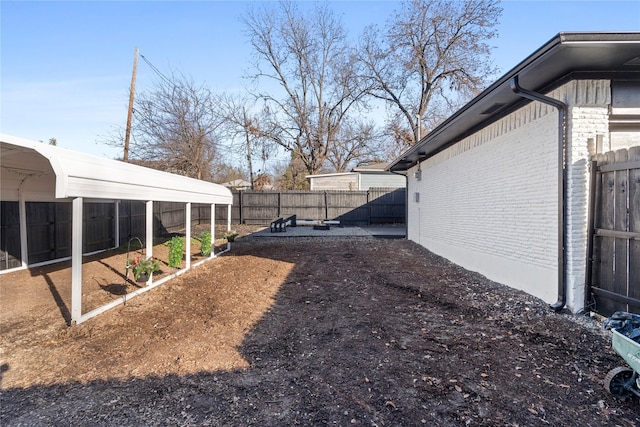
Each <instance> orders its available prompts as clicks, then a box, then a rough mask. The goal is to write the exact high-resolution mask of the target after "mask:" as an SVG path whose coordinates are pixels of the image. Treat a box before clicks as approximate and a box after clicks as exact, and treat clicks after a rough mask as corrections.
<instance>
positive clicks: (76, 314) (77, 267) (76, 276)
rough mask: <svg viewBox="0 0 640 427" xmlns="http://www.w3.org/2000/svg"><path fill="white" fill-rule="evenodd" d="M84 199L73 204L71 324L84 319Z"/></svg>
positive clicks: (74, 201) (78, 198)
mask: <svg viewBox="0 0 640 427" xmlns="http://www.w3.org/2000/svg"><path fill="white" fill-rule="evenodd" d="M82 206H83V199H82V197H76V198H75V199H73V202H72V217H71V323H78V322H79V321H80V317H82Z"/></svg>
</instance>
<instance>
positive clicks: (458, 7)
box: [360, 0, 502, 148]
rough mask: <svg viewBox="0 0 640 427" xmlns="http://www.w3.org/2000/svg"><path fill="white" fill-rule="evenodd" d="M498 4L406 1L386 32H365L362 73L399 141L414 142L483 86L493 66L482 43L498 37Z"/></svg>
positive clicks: (490, 0)
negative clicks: (384, 107)
mask: <svg viewBox="0 0 640 427" xmlns="http://www.w3.org/2000/svg"><path fill="white" fill-rule="evenodd" d="M498 3H499V2H498V0H405V1H404V2H403V3H402V6H401V9H400V11H399V12H397V13H396V15H395V16H393V17H392V18H391V19H390V20H389V22H388V24H387V27H386V28H385V30H384V31H381V30H380V29H379V28H376V27H369V28H368V29H367V30H366V31H365V33H364V36H363V38H362V43H361V53H360V59H361V60H362V63H363V65H364V68H365V73H364V74H363V78H364V79H365V80H366V81H368V82H369V84H370V85H371V86H372V88H373V90H372V91H371V94H372V95H373V96H374V97H376V98H378V99H381V100H383V101H385V102H386V103H387V105H388V106H389V107H390V109H389V112H390V121H389V124H388V130H389V133H390V134H391V136H392V137H394V138H395V139H394V141H395V142H396V143H397V144H400V145H405V144H408V145H411V144H413V143H414V142H415V141H417V140H418V139H419V135H424V134H425V133H426V132H424V131H425V130H427V131H428V130H430V129H433V128H434V127H435V126H436V125H437V124H438V123H439V122H441V121H442V120H443V119H444V118H445V117H447V116H448V115H449V114H451V112H453V111H454V110H455V109H457V108H459V107H460V105H461V104H462V103H463V102H466V101H468V100H469V99H470V98H471V97H472V96H474V95H476V94H477V93H479V92H480V91H481V90H482V89H484V87H485V85H486V83H487V82H486V78H487V77H488V76H490V75H491V74H493V73H495V71H496V70H495V69H494V68H493V66H492V63H491V61H490V59H489V53H490V50H491V48H490V46H489V45H488V44H487V41H488V40H490V39H492V38H493V37H495V36H496V34H497V32H496V30H495V29H494V27H495V26H496V24H497V22H498V18H499V17H500V15H501V13H502V9H501V8H500V7H499V6H498ZM407 136H409V138H407ZM402 148H407V147H406V146H405V147H402Z"/></svg>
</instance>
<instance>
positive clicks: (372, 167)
mask: <svg viewBox="0 0 640 427" xmlns="http://www.w3.org/2000/svg"><path fill="white" fill-rule="evenodd" d="M387 166H389V163H387V162H385V163H369V164H368V165H360V166H357V167H355V168H353V171H354V172H385V171H386V170H387Z"/></svg>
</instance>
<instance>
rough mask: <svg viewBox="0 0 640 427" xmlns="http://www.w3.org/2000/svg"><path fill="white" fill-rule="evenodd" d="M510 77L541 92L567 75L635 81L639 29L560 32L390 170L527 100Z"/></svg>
mask: <svg viewBox="0 0 640 427" xmlns="http://www.w3.org/2000/svg"><path fill="white" fill-rule="evenodd" d="M514 77H517V78H518V80H519V84H520V86H521V87H523V88H525V89H528V90H531V91H536V92H542V93H543V92H547V91H549V90H551V89H553V88H555V87H557V86H558V85H560V84H562V83H563V82H566V81H568V80H570V79H578V78H583V79H599V78H612V77H618V78H625V77H626V78H629V77H631V78H633V79H634V80H637V79H639V78H640V33H639V32H606V33H605V32H598V33H591V32H580V33H577V32H576V33H559V34H558V35H556V36H555V37H554V38H552V39H551V40H550V41H549V42H547V43H546V44H545V45H543V46H542V47H541V48H540V49H538V50H537V51H535V52H534V53H533V54H531V55H529V56H528V57H527V58H526V59H525V60H524V61H522V62H520V63H519V64H518V65H517V66H515V67H514V68H513V69H512V70H511V71H509V72H508V73H507V74H505V75H504V76H502V77H501V78H500V79H499V80H498V81H496V82H495V83H493V84H492V85H491V86H489V87H488V88H487V89H485V90H484V91H483V92H482V93H480V95H478V96H476V97H475V98H474V99H472V100H471V101H470V102H469V103H468V104H466V105H465V106H464V107H462V108H461V109H460V110H458V111H457V112H456V113H455V114H453V115H452V116H451V117H449V118H448V119H447V120H445V121H444V122H443V123H441V124H440V125H439V126H438V127H436V128H435V129H434V130H433V131H431V132H430V133H429V134H428V135H426V136H425V137H424V138H423V139H421V140H420V141H419V142H418V143H417V144H416V145H414V146H413V147H411V148H410V149H409V150H407V151H406V152H405V153H403V154H402V155H401V156H400V157H399V158H397V159H396V160H394V161H393V162H391V163H390V164H389V166H388V170H392V171H406V170H408V169H409V168H411V167H412V166H414V165H416V164H417V163H418V162H419V161H422V160H424V159H427V158H429V157H431V156H433V155H435V154H436V153H438V152H440V151H442V150H443V149H445V148H447V147H449V146H451V145H453V144H455V143H456V142H458V141H460V140H461V139H463V138H464V137H466V136H468V135H470V134H472V133H474V132H475V131H477V130H479V129H481V128H483V127H485V126H487V125H488V124H490V123H492V122H494V121H496V120H498V119H499V118H501V117H504V116H505V115H506V114H508V113H509V112H511V111H513V110H515V109H517V108H519V107H520V106H521V105H524V104H526V103H528V102H531V101H529V100H526V99H524V98H522V97H520V96H519V95H517V94H515V93H514V92H513V91H512V90H511V82H512V79H513V78H514Z"/></svg>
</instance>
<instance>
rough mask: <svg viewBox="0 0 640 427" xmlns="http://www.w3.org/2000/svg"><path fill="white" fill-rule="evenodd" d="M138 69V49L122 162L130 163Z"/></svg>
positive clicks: (132, 79) (134, 64)
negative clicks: (130, 139)
mask: <svg viewBox="0 0 640 427" xmlns="http://www.w3.org/2000/svg"><path fill="white" fill-rule="evenodd" d="M137 69H138V48H137V47H136V53H135V56H134V57H133V73H132V74H131V90H130V91H129V111H128V114H127V130H126V133H125V135H124V154H123V155H122V160H123V161H125V162H128V161H129V137H130V136H131V118H132V116H133V95H134V93H135V91H136V70H137Z"/></svg>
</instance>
